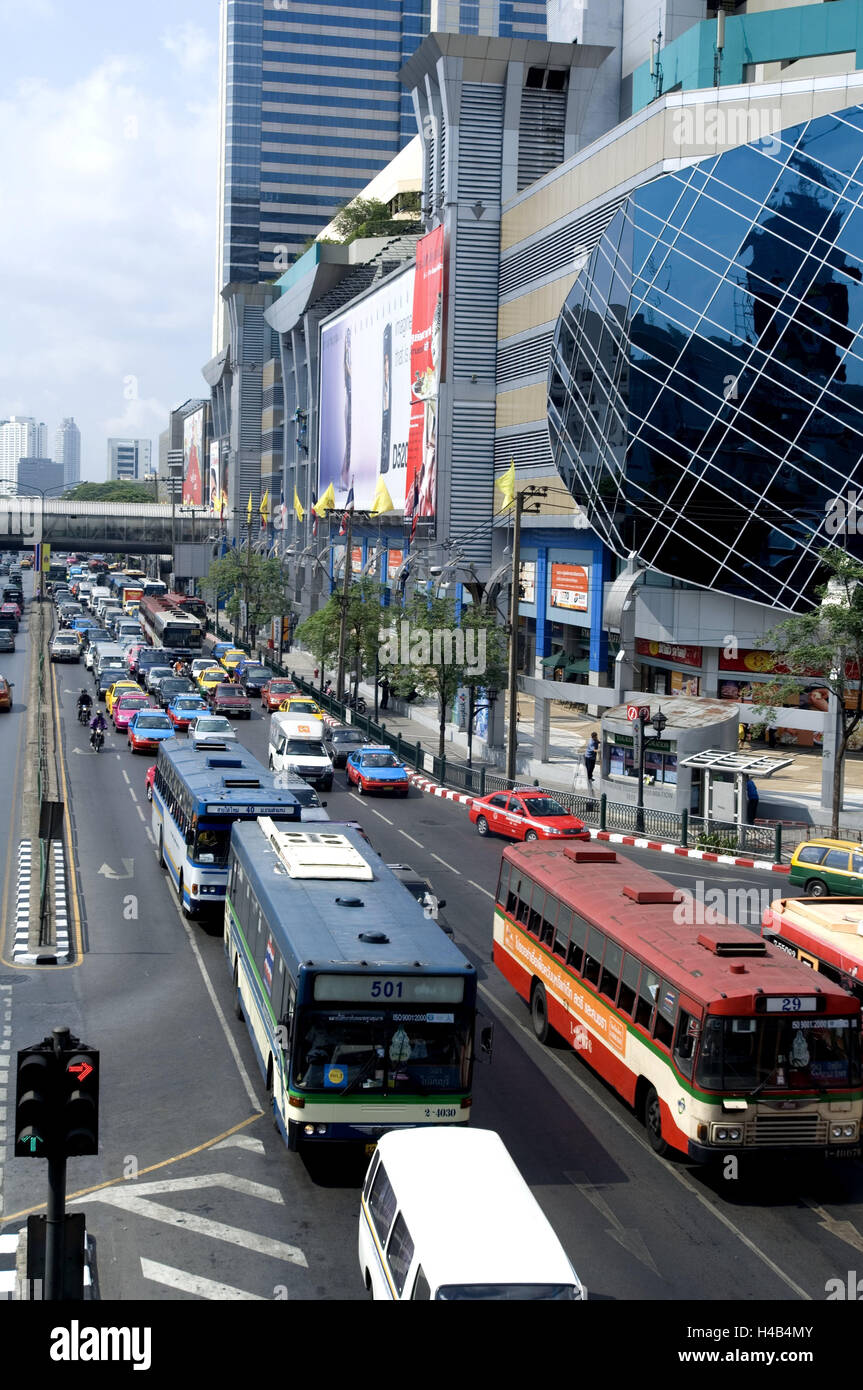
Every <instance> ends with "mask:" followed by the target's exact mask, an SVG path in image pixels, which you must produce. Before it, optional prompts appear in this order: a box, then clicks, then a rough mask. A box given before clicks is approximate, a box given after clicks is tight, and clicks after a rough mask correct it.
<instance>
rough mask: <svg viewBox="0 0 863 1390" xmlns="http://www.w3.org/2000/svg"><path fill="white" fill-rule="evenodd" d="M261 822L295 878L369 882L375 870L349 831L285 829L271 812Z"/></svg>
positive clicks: (277, 852) (262, 817)
mask: <svg viewBox="0 0 863 1390" xmlns="http://www.w3.org/2000/svg"><path fill="white" fill-rule="evenodd" d="M258 825H259V826H260V827H261V830H262V831H263V832H264V834H265V835H266V837H267V840H268V841H269V843H270V844H271V845H272V847H273V849H274V850H275V852H276V854H277V856H278V859H279V863H280V864H282V865H283V866H284V868H285V869H287V871H288V873H289V874H290V876H291V878H312V879H315V878H316V879H321V880H323V879H340V878H343V879H353V880H355V881H365V882H369V881H370V880H371V879H373V878H374V871H373V870H372V867H371V865H370V864H367V863H366V861H365V859H364V858H363V856H362V855H361V854H360V852H359V850H357V849H354V846H353V845H352V844H351V842H350V840H349V839H348V838H347V836H346V835H338V834H335V833H334V832H333V831H327V830H283V829H282V828H281V827H280V826H277V825H276V823H275V821H273V820H272V819H271V817H270V816H258Z"/></svg>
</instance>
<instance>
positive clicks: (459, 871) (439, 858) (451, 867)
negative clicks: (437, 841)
mask: <svg viewBox="0 0 863 1390" xmlns="http://www.w3.org/2000/svg"><path fill="white" fill-rule="evenodd" d="M432 859H436V860H437V862H438V863H439V864H443V866H444V868H445V869H449V870H450V872H451V873H453V874H458V876H459V878H461V876H462V874H461V869H455V868H453V866H452V864H448V863H447V862H446V860H445V859H441V857H440V855H439V854H433V855H432Z"/></svg>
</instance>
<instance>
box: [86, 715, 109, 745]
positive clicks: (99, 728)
mask: <svg viewBox="0 0 863 1390" xmlns="http://www.w3.org/2000/svg"><path fill="white" fill-rule="evenodd" d="M107 727H108V725H107V724H106V722H105V716H104V714H103V713H102V711H101V710H100V709H99V710H97V711H96V713H95V714H94V715H93V718H92V719H91V720H90V744H91V746H95V745H93V737H94V735H95V734H96V733H97V732H99V733H100V734H104V733H105V730H106V729H107Z"/></svg>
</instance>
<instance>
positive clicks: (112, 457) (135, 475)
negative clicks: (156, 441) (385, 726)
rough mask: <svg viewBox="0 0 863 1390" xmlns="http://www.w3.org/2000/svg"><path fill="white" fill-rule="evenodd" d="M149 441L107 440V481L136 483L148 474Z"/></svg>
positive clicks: (150, 445) (150, 446)
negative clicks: (115, 480) (113, 479)
mask: <svg viewBox="0 0 863 1390" xmlns="http://www.w3.org/2000/svg"><path fill="white" fill-rule="evenodd" d="M151 449H152V442H151V441H150V440H149V439H109V440H108V479H109V481H110V480H111V479H112V478H116V479H120V480H121V481H125V482H137V480H138V479H139V478H143V477H145V476H146V475H147V474H148V473H149V472H150V453H151Z"/></svg>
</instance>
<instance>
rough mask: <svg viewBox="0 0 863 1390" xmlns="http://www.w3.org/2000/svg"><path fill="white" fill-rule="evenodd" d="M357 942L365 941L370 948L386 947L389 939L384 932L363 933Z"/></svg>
mask: <svg viewBox="0 0 863 1390" xmlns="http://www.w3.org/2000/svg"><path fill="white" fill-rule="evenodd" d="M357 940H358V941H365V942H366V943H367V945H369V946H386V944H387V942H388V941H389V937H388V936H387V934H386V932H382V931H361V932H360V934H359V936H358V937H357Z"/></svg>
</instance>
